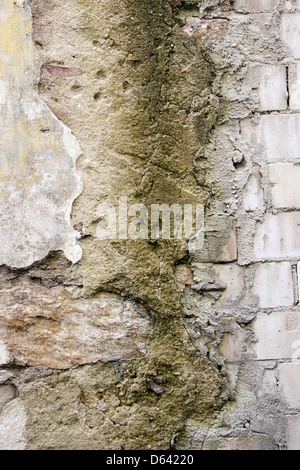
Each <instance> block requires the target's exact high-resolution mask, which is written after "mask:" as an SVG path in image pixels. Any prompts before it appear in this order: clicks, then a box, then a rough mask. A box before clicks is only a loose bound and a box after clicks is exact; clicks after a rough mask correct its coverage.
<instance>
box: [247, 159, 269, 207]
mask: <svg viewBox="0 0 300 470" xmlns="http://www.w3.org/2000/svg"><path fill="white" fill-rule="evenodd" d="M263 208H264V191H263V189H262V187H261V174H260V171H259V168H258V167H256V168H255V169H254V171H253V173H252V175H251V176H250V178H249V180H248V183H247V185H246V188H245V195H244V210H245V211H246V212H251V211H255V210H257V209H263Z"/></svg>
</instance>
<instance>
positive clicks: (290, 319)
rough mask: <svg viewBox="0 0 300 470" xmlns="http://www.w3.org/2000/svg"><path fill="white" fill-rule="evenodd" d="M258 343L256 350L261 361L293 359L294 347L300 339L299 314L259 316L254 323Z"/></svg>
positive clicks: (282, 313) (255, 346) (278, 313)
mask: <svg viewBox="0 0 300 470" xmlns="http://www.w3.org/2000/svg"><path fill="white" fill-rule="evenodd" d="M253 326H254V332H255V336H256V339H257V343H255V345H254V350H255V353H256V355H257V358H258V359H260V360H272V359H276V360H277V359H292V357H293V354H294V353H295V348H293V345H295V344H296V341H298V340H299V339H300V314H299V313H298V312H273V313H271V314H270V315H267V314H263V313H261V314H258V315H257V317H256V319H255V321H254V324H253Z"/></svg>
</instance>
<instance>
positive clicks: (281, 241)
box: [254, 212, 300, 260]
mask: <svg viewBox="0 0 300 470" xmlns="http://www.w3.org/2000/svg"><path fill="white" fill-rule="evenodd" d="M254 256H255V259H257V260H265V259H281V258H287V257H292V258H294V257H297V258H299V257H300V213H299V212H284V213H281V214H276V215H274V214H266V216H265V220H264V222H263V223H260V222H258V223H257V224H256V232H255V236H254Z"/></svg>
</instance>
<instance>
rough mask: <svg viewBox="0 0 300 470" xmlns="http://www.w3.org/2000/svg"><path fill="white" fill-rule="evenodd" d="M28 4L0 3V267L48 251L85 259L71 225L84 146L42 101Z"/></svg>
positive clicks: (26, 262) (24, 263)
mask: <svg viewBox="0 0 300 470" xmlns="http://www.w3.org/2000/svg"><path fill="white" fill-rule="evenodd" d="M31 28H32V26H31V13H30V9H29V7H28V6H27V4H26V2H20V1H18V2H14V1H13V0H4V1H3V2H1V5H0V57H1V59H0V77H1V78H0V116H1V129H0V201H1V203H0V243H1V251H0V265H1V264H6V265H8V266H10V267H17V268H21V267H27V266H30V265H31V264H32V263H34V262H35V261H37V260H40V259H43V258H44V257H45V256H47V254H48V253H49V252H50V251H53V250H63V251H64V253H65V255H66V257H67V258H68V259H69V260H70V261H72V262H73V263H76V262H77V261H79V259H80V258H81V256H82V252H81V248H80V247H79V246H77V245H76V232H75V230H73V228H72V226H71V223H70V213H71V208H72V203H73V201H74V199H75V198H76V197H77V196H78V195H79V194H80V192H81V189H82V187H81V181H80V178H79V176H78V174H77V173H76V170H75V162H76V159H77V158H78V157H79V155H80V149H79V145H78V143H77V141H76V139H75V137H74V136H73V135H72V133H71V131H70V130H69V129H68V128H67V127H66V126H65V125H64V124H62V123H61V122H60V121H59V120H58V119H57V118H56V117H55V116H54V114H53V113H52V112H51V111H50V110H49V108H48V107H47V106H46V105H45V104H44V103H43V101H42V100H41V99H40V98H39V95H38V93H37V85H38V82H39V72H40V60H39V57H38V54H37V52H36V50H35V48H34V45H33V42H32V38H31Z"/></svg>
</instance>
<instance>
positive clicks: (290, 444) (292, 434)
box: [287, 416, 300, 450]
mask: <svg viewBox="0 0 300 470" xmlns="http://www.w3.org/2000/svg"><path fill="white" fill-rule="evenodd" d="M299 436H300V416H289V417H288V418H287V449H288V450H300V439H299Z"/></svg>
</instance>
